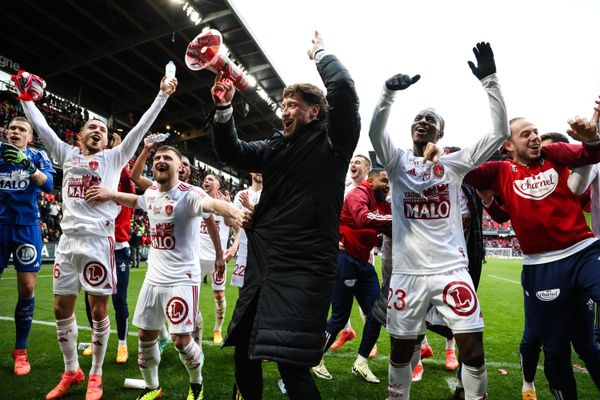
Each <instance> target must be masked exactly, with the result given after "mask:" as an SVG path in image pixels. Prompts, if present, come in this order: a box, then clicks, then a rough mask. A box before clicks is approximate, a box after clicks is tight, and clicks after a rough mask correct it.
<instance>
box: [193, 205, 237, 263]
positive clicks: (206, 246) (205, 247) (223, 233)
mask: <svg viewBox="0 0 600 400" xmlns="http://www.w3.org/2000/svg"><path fill="white" fill-rule="evenodd" d="M209 215H210V214H209ZM204 217H205V218H208V215H204ZM212 217H213V219H214V220H215V223H216V224H217V228H218V229H219V238H220V239H221V250H223V251H225V250H226V248H227V239H228V238H229V227H228V226H227V225H225V219H224V218H223V217H221V216H220V215H216V214H212ZM198 240H199V242H200V248H199V251H198V256H199V257H200V258H199V260H214V259H215V256H216V254H215V245H214V244H213V242H212V240H211V239H210V235H209V234H208V228H207V227H206V223H205V222H204V218H202V221H201V222H200V236H199V238H198Z"/></svg>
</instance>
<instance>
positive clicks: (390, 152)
mask: <svg viewBox="0 0 600 400" xmlns="http://www.w3.org/2000/svg"><path fill="white" fill-rule="evenodd" d="M395 95H396V92H395V91H393V90H389V89H387V88H386V87H384V88H383V93H382V94H381V98H380V99H379V102H378V103H377V105H376V106H375V110H374V111H373V117H372V118H371V126H370V127H369V137H370V138H371V144H373V148H374V149H375V154H377V157H379V161H381V163H382V164H383V166H384V167H385V169H386V170H387V171H388V173H390V174H392V173H394V172H395V171H394V168H395V166H397V165H398V162H397V161H398V159H399V158H400V155H401V154H402V150H400V149H399V148H398V147H396V146H395V145H394V143H392V139H391V138H390V135H389V134H388V132H387V129H386V125H387V120H388V117H389V115H390V110H391V108H392V104H393V103H394V97H395Z"/></svg>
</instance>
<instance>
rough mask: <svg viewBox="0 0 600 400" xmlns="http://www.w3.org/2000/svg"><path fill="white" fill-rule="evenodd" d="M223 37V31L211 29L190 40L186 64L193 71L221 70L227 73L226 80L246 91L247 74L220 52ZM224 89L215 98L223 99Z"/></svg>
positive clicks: (220, 100)
mask: <svg viewBox="0 0 600 400" xmlns="http://www.w3.org/2000/svg"><path fill="white" fill-rule="evenodd" d="M222 43H223V37H222V36H221V32H219V31H217V30H216V29H209V30H208V31H206V32H203V33H201V34H199V35H198V36H196V37H195V38H194V40H192V41H191V42H190V44H189V45H188V47H187V50H186V51H185V64H186V65H187V66H188V68H189V69H191V70H192V71H200V70H202V69H205V68H206V69H208V70H209V71H212V72H214V73H215V74H218V73H219V72H220V71H223V72H224V73H225V75H224V80H229V81H230V82H231V83H233V85H234V86H235V88H236V89H237V90H239V91H244V90H246V89H248V87H250V83H249V82H248V77H247V76H246V74H245V73H244V72H243V71H242V70H241V69H240V68H239V67H238V66H237V65H235V64H234V63H233V61H231V60H230V59H229V58H228V57H227V56H226V55H224V54H219V50H220V49H221V48H222V47H221V44H222ZM224 95H225V93H224V92H223V91H220V92H216V93H215V94H214V96H215V100H217V101H218V102H222V101H223V96H224Z"/></svg>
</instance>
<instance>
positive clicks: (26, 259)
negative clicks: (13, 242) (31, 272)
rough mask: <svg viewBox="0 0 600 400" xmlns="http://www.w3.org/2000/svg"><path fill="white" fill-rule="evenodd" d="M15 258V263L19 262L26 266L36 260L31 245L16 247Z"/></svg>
mask: <svg viewBox="0 0 600 400" xmlns="http://www.w3.org/2000/svg"><path fill="white" fill-rule="evenodd" d="M15 256H16V258H17V261H19V262H20V263H21V264H25V265H28V264H31V263H33V262H34V261H35V260H36V259H37V250H36V248H35V246H33V245H31V244H22V245H20V246H19V247H17V250H16V251H15Z"/></svg>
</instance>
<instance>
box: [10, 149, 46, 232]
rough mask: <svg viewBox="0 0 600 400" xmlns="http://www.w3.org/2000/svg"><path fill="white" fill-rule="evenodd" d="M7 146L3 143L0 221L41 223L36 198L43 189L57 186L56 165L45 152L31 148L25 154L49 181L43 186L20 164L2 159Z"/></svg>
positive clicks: (23, 223) (25, 223)
mask: <svg viewBox="0 0 600 400" xmlns="http://www.w3.org/2000/svg"><path fill="white" fill-rule="evenodd" d="M4 149H5V147H4V146H2V145H0V224H3V225H4V224H10V225H39V223H40V210H39V208H38V202H37V199H38V197H39V196H40V193H41V192H42V190H43V191H44V192H47V193H50V192H51V191H52V187H53V186H54V173H55V172H56V171H54V168H52V163H51V162H50V159H49V158H48V156H47V155H46V152H44V151H42V150H37V149H31V148H28V149H26V150H24V153H25V154H26V155H27V157H29V160H31V162H32V163H33V164H34V165H35V166H36V167H37V169H39V170H40V171H41V172H43V173H44V174H45V175H46V176H47V177H48V180H47V181H46V183H44V184H43V185H42V186H41V187H40V186H38V185H36V184H35V183H34V182H33V181H32V180H31V178H30V176H29V173H28V172H27V171H24V170H23V168H22V167H21V166H20V165H17V164H13V163H8V162H5V161H2V156H3V155H4Z"/></svg>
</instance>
